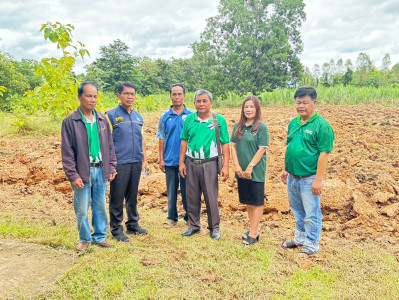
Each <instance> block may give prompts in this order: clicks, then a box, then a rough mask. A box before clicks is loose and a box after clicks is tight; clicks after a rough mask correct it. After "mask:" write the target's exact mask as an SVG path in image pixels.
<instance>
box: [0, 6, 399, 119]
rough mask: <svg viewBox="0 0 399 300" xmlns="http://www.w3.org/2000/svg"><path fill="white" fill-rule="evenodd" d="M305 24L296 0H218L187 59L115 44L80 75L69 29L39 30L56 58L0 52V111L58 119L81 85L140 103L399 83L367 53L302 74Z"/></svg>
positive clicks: (398, 73)
mask: <svg viewBox="0 0 399 300" xmlns="http://www.w3.org/2000/svg"><path fill="white" fill-rule="evenodd" d="M305 18H306V16H305V12H304V2H303V1H302V0H283V1H280V0H279V1H277V0H272V1H271V0H220V3H219V7H218V14H217V15H216V16H215V17H212V18H209V19H207V25H206V27H205V30H204V31H203V33H202V34H201V37H200V40H199V41H197V42H194V43H193V44H191V45H190V47H191V49H192V51H193V55H192V56H191V57H189V58H174V57H172V58H170V59H150V58H148V57H139V56H134V55H132V54H130V52H131V50H132V49H129V47H128V46H127V44H126V43H125V42H123V41H121V40H119V39H117V40H114V41H113V42H112V43H110V44H109V45H107V46H102V47H100V51H99V57H98V58H96V59H95V60H94V61H93V62H92V63H90V64H88V65H86V66H85V72H84V73H82V74H75V73H74V72H73V66H74V64H75V61H76V59H78V58H79V57H80V58H83V57H84V56H86V55H89V52H88V51H87V50H86V49H85V45H84V44H83V43H81V42H78V41H77V42H74V41H73V40H72V31H73V30H74V27H73V26H72V25H70V24H67V25H63V24H60V23H58V22H57V23H54V24H52V23H47V24H43V26H42V27H41V29H40V31H42V32H43V34H44V38H45V39H46V40H49V41H51V42H53V43H55V44H57V48H58V49H60V50H61V51H62V57H61V58H60V59H55V58H43V59H41V61H34V60H28V59H22V60H21V61H17V60H15V59H13V58H12V56H11V55H10V54H7V53H4V52H1V51H0V100H1V101H0V110H3V111H12V110H15V108H16V106H17V108H18V106H19V107H30V108H31V111H32V112H33V111H35V110H49V111H50V114H54V115H58V116H62V115H65V114H66V113H68V112H69V111H70V110H71V109H73V106H74V105H76V104H75V102H76V101H75V100H76V95H75V94H76V93H75V91H76V86H77V85H78V83H79V82H81V81H83V80H89V81H93V82H95V83H96V84H97V85H98V87H99V89H100V90H101V91H104V92H115V91H116V90H115V89H116V86H117V84H118V83H119V82H121V81H131V82H133V83H134V84H135V85H136V86H137V87H138V93H139V94H141V95H143V96H145V95H151V94H159V93H162V92H165V91H168V90H169V88H170V86H171V85H172V84H173V83H176V82H181V83H183V84H184V85H185V86H186V88H187V90H188V91H194V90H196V89H198V88H206V89H208V90H210V91H212V93H214V94H215V95H216V96H225V95H227V94H228V93H230V92H232V93H235V94H237V95H245V94H247V93H253V94H260V93H263V92H270V91H273V90H274V89H276V88H286V87H296V86H298V85H312V86H318V85H323V86H334V85H344V86H347V85H353V86H373V87H381V86H387V85H392V84H399V64H395V65H393V66H392V67H391V65H392V63H391V60H390V56H389V54H386V55H385V57H384V58H383V63H382V68H381V69H377V68H376V67H375V66H374V65H373V62H372V61H371V59H370V57H369V56H368V55H367V54H366V53H360V54H359V56H358V58H357V60H356V62H355V63H352V62H351V60H347V61H346V62H345V63H344V62H343V60H342V59H339V60H337V61H336V62H335V61H334V60H332V59H331V60H330V61H329V62H326V63H324V64H323V65H321V66H320V65H318V64H316V65H314V67H313V68H312V69H309V68H308V67H304V66H303V65H302V63H301V61H300V59H299V55H300V54H301V52H302V50H303V45H302V40H301V35H300V31H299V30H300V27H301V25H302V23H303V22H304V21H305ZM24 93H25V96H24V97H23V98H24V101H20V99H21V98H22V95H24ZM28 113H30V111H28Z"/></svg>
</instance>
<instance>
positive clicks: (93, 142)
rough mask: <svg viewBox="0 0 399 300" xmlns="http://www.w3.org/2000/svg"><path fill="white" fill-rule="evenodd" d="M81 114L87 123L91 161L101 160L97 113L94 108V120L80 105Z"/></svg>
mask: <svg viewBox="0 0 399 300" xmlns="http://www.w3.org/2000/svg"><path fill="white" fill-rule="evenodd" d="M79 112H80V115H81V116H82V119H83V122H84V123H85V125H86V129H87V138H88V143H89V152H90V153H89V157H90V162H91V163H92V162H100V161H102V158H101V149H100V138H99V136H98V128H97V115H96V112H95V111H94V110H93V121H90V120H89V119H87V118H86V117H85V116H84V115H83V113H82V111H81V110H80V107H79Z"/></svg>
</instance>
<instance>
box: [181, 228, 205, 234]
mask: <svg viewBox="0 0 399 300" xmlns="http://www.w3.org/2000/svg"><path fill="white" fill-rule="evenodd" d="M200 231H201V230H200V229H192V228H191V227H189V228H188V229H187V230H186V231H184V232H183V233H182V234H181V235H182V236H192V235H194V234H196V233H199V232H200Z"/></svg>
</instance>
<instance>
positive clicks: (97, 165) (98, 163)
mask: <svg viewBox="0 0 399 300" xmlns="http://www.w3.org/2000/svg"><path fill="white" fill-rule="evenodd" d="M102 166H103V162H102V161H99V162H95V163H90V167H93V168H100V167H102Z"/></svg>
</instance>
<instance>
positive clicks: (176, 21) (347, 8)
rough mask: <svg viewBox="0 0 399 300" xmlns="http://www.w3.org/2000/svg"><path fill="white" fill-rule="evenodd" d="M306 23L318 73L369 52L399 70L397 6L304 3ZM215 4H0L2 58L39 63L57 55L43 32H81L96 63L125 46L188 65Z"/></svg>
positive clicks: (309, 59) (366, 0)
mask: <svg viewBox="0 0 399 300" xmlns="http://www.w3.org/2000/svg"><path fill="white" fill-rule="evenodd" d="M304 2H305V4H306V6H305V12H306V14H307V20H306V22H305V23H304V25H303V27H302V30H301V31H302V40H303V42H304V52H303V54H302V55H301V59H302V62H303V63H304V64H305V65H307V66H308V67H310V68H312V67H313V65H314V64H316V63H318V64H320V65H321V64H323V63H324V62H326V61H329V60H330V59H334V60H335V61H336V60H337V59H339V58H342V59H343V60H344V61H345V60H346V59H348V58H350V59H352V61H353V62H355V60H356V57H357V56H358V54H359V53H360V52H366V53H367V54H368V55H370V57H371V58H372V60H373V61H374V63H375V65H376V66H377V67H379V66H380V65H381V61H382V58H383V57H384V54H385V53H390V55H391V60H392V62H393V63H397V62H399V38H398V37H397V35H398V34H397V28H399V1H397V0H362V1H360V0H345V1H344V0H336V1H327V0H304ZM217 5H218V1H216V0H186V1H180V0H168V1H164V0H150V1H137V0H132V1H127V0H119V1H115V0H107V1H94V0H87V1H81V0H79V1H78V0H70V1H61V0H13V1H9V0H0V15H1V17H0V38H1V40H0V50H2V51H5V52H7V53H9V54H11V55H12V56H13V57H15V58H16V59H22V58H33V59H40V58H42V57H46V56H58V55H59V54H58V53H59V52H58V51H57V50H56V49H55V47H54V45H53V44H52V43H51V42H49V41H44V39H43V34H42V33H40V32H39V29H40V27H41V24H43V23H47V22H49V21H50V22H56V21H58V22H60V23H62V24H68V23H69V24H72V25H74V26H75V31H74V32H73V37H74V40H79V41H81V42H83V43H85V44H86V48H87V49H88V50H89V51H90V53H91V58H88V59H86V60H85V61H84V62H79V64H78V67H77V71H78V72H80V71H82V70H83V65H84V64H88V63H90V62H91V61H93V60H94V59H95V58H97V57H98V54H99V48H100V47H101V46H107V45H109V44H110V43H112V42H113V41H114V40H116V39H120V40H122V41H123V42H125V43H126V44H127V45H128V46H129V47H130V53H131V54H132V55H138V56H148V57H151V58H164V59H167V58H170V57H172V56H173V57H189V56H190V55H192V51H191V49H190V48H189V46H190V44H191V43H193V42H195V41H198V40H199V38H200V34H201V32H202V31H203V30H204V28H205V25H206V18H209V17H211V16H213V15H215V14H216V13H217Z"/></svg>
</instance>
